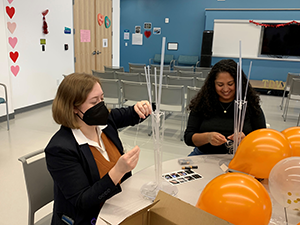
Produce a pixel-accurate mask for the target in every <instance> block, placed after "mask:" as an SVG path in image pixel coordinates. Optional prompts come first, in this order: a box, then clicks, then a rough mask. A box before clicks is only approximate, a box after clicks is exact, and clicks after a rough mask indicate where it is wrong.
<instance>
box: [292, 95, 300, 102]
mask: <svg viewBox="0 0 300 225" xmlns="http://www.w3.org/2000/svg"><path fill="white" fill-rule="evenodd" d="M290 99H291V100H298V101H299V100H300V96H299V95H293V94H291V95H290Z"/></svg>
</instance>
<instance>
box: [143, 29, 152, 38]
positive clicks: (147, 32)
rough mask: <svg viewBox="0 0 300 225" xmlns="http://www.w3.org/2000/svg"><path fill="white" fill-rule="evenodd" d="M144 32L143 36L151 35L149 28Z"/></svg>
mask: <svg viewBox="0 0 300 225" xmlns="http://www.w3.org/2000/svg"><path fill="white" fill-rule="evenodd" d="M144 34H145V37H146V38H149V37H150V36H151V31H150V30H146V31H145V32H144Z"/></svg>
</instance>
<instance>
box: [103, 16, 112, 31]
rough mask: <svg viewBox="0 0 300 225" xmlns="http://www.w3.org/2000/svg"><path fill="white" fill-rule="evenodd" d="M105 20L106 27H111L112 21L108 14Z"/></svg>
mask: <svg viewBox="0 0 300 225" xmlns="http://www.w3.org/2000/svg"><path fill="white" fill-rule="evenodd" d="M104 21H105V27H106V28H109V27H110V24H111V22H110V19H109V18H108V16H106V17H105V18H104Z"/></svg>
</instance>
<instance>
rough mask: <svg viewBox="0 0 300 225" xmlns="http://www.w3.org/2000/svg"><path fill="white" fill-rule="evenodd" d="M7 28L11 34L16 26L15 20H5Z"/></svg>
mask: <svg viewBox="0 0 300 225" xmlns="http://www.w3.org/2000/svg"><path fill="white" fill-rule="evenodd" d="M7 28H8V30H9V31H10V33H12V34H13V33H14V32H15V29H16V28H17V24H16V23H15V22H13V23H11V22H7Z"/></svg>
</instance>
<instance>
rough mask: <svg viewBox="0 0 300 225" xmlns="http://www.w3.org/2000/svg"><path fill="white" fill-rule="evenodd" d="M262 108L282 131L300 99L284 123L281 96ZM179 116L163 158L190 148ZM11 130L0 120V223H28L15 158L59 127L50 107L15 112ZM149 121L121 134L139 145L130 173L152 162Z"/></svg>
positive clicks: (171, 123) (292, 121)
mask: <svg viewBox="0 0 300 225" xmlns="http://www.w3.org/2000/svg"><path fill="white" fill-rule="evenodd" d="M261 99H262V108H263V110H264V112H265V115H266V119H267V123H269V124H270V126H271V128H273V129H276V130H278V131H282V130H284V129H286V128H288V127H291V126H296V123H297V119H298V115H299V113H300V102H297V101H292V102H291V104H290V109H289V112H288V117H287V120H286V122H284V121H283V119H282V110H280V109H279V105H280V102H281V97H277V96H269V95H262V96H261ZM180 119H181V116H180V115H178V114H174V115H171V116H170V117H169V118H168V119H167V120H166V123H165V127H166V129H165V138H164V142H163V144H162V149H163V160H168V159H174V158H179V157H185V156H187V155H188V153H189V152H190V151H191V150H192V148H191V147H188V146H186V145H185V144H184V142H182V141H180ZM10 125H11V129H10V131H7V130H6V122H1V123H0V180H1V181H0V190H1V192H0V218H1V219H0V225H7V224H18V225H26V224H27V211H28V206H27V193H26V187H25V183H24V177H23V171H22V166H21V163H20V162H19V161H18V158H19V157H21V156H23V155H25V154H27V153H30V152H32V151H35V150H38V149H41V148H44V147H45V145H46V144H47V143H48V141H49V139H50V138H51V136H52V135H53V134H54V133H55V131H56V130H57V129H58V128H59V126H58V125H57V124H55V122H54V121H53V120H52V116H51V106H46V107H43V108H40V109H36V110H32V111H29V112H25V113H21V114H17V115H16V117H15V119H13V120H11V121H10ZM147 125H148V123H147V122H145V123H143V124H140V125H139V126H136V127H131V128H126V129H124V130H122V131H121V132H120V137H121V139H122V141H123V143H124V146H125V148H126V149H130V148H132V147H133V146H134V145H135V144H137V145H139V146H140V148H141V154H140V159H139V163H138V165H137V167H136V168H135V169H134V171H133V172H136V171H139V170H141V169H143V168H145V167H147V166H150V165H153V164H154V156H153V142H152V137H149V136H148V132H149V130H148V126H147ZM50 209H51V206H49V207H46V208H45V209H43V210H42V211H41V212H40V213H38V214H37V217H38V218H39V217H40V216H41V215H43V213H44V212H46V211H48V210H50Z"/></svg>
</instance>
